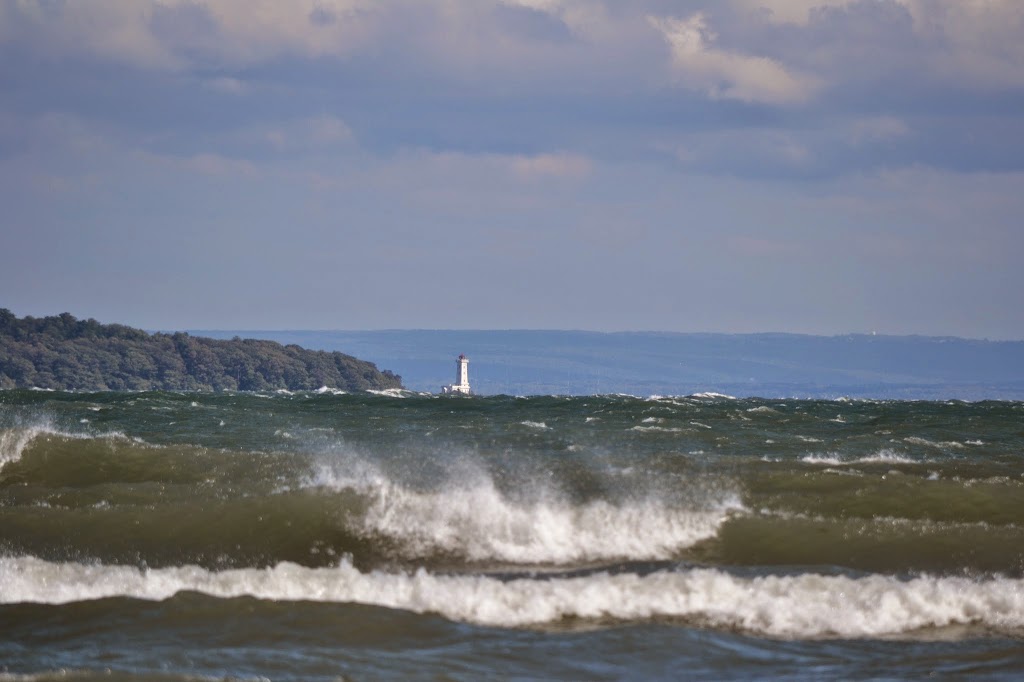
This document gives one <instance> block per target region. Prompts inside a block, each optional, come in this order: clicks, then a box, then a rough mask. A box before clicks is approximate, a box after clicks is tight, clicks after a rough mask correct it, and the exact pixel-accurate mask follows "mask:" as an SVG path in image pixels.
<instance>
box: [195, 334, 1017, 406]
mask: <svg viewBox="0 0 1024 682" xmlns="http://www.w3.org/2000/svg"><path fill="white" fill-rule="evenodd" d="M193 333H195V334H202V335H209V336H214V337H217V338H230V337H232V336H235V335H239V336H242V337H254V338H265V339H272V340H275V341H279V342H281V343H286V344H287V343H295V344H298V345H302V346H305V347H309V348H314V349H321V350H340V351H342V352H345V353H349V354H352V355H355V356H357V357H359V358H361V359H364V360H370V361H372V362H375V363H376V364H377V365H378V367H380V368H381V369H390V370H392V371H394V372H396V373H398V374H400V375H402V379H403V383H404V385H405V386H406V387H407V388H410V389H413V390H418V391H427V392H432V393H436V392H438V391H439V390H440V388H441V386H442V385H443V384H449V383H452V382H453V381H454V379H455V358H456V356H457V355H458V354H459V353H463V352H464V353H466V354H467V355H468V356H469V359H470V366H469V370H470V372H469V373H470V383H471V385H472V387H473V389H474V391H476V392H478V393H483V394H495V393H504V394H510V395H533V394H597V393H629V394H633V395H643V396H646V395H651V394H662V395H678V394H691V393H700V392H721V393H726V394H730V395H736V396H761V397H825V398H837V397H842V396H849V397H866V398H907V399H937V400H945V399H963V400H982V399H1012V400H1024V342H992V341H974V340H965V339H956V338H929V337H888V336H870V335H852V336H836V337H822V336H807V335H794V334H741V335H730V334H675V333H664V332H661V333H659V332H634V333H619V334H602V333H595V332H579V331H529V330H508V331H466V330H392V331H376V332H373V331H367V332H346V331H195V332H193Z"/></svg>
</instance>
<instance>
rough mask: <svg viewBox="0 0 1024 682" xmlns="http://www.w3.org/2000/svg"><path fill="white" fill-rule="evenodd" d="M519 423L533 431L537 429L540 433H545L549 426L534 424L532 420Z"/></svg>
mask: <svg viewBox="0 0 1024 682" xmlns="http://www.w3.org/2000/svg"><path fill="white" fill-rule="evenodd" d="M519 423H520V424H522V425H523V426H528V427H530V428H531V429H537V430H539V431H543V430H544V429H546V428H548V425H547V424H545V423H544V422H532V421H530V420H526V421H521V422H519Z"/></svg>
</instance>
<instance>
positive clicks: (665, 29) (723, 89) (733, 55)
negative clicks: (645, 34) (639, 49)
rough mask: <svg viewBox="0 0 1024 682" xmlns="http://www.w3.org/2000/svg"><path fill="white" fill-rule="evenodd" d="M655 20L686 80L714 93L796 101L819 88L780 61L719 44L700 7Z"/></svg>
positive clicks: (754, 99) (770, 101)
mask: <svg viewBox="0 0 1024 682" xmlns="http://www.w3.org/2000/svg"><path fill="white" fill-rule="evenodd" d="M650 22H651V25H652V26H654V27H655V28H657V29H658V30H659V31H660V32H661V34H662V35H663V36H664V38H665V40H666V41H667V42H668V44H669V46H670V47H671V48H672V58H673V65H674V67H675V70H676V73H677V74H678V76H679V79H680V81H681V82H682V83H683V84H684V85H685V86H687V87H690V88H692V89H697V90H701V91H704V92H706V93H707V94H708V95H709V96H711V97H713V98H723V99H738V100H742V101H745V102H761V103H766V104H795V103H800V102H803V101H805V100H807V99H808V98H809V97H810V96H811V95H812V94H813V92H814V90H815V88H816V82H815V80H814V79H813V78H811V77H810V76H806V75H801V74H796V73H792V72H790V71H789V70H787V69H786V67H785V66H783V65H782V64H781V63H779V62H777V61H775V60H772V59H769V58H767V57H758V56H752V55H747V54H743V53H740V52H731V51H728V50H723V49H718V48H716V47H715V41H716V38H717V36H716V35H715V34H714V33H713V32H712V31H711V30H710V28H709V27H708V23H707V20H706V18H705V16H704V15H703V14H702V13H700V12H698V13H697V14H694V15H692V16H691V17H689V18H688V19H676V18H673V17H651V18H650Z"/></svg>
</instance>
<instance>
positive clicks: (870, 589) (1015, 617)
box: [0, 556, 1024, 638]
mask: <svg viewBox="0 0 1024 682" xmlns="http://www.w3.org/2000/svg"><path fill="white" fill-rule="evenodd" d="M0 585H2V586H3V587H0V601H2V602H4V603H16V602H37V603H39V602H41V603H48V604H63V603H68V602H75V601H83V600H91V599H101V598H107V597H132V598H136V599H147V600H164V599H167V598H169V597H171V596H173V595H175V594H176V593H178V592H181V591H185V590H189V591H196V592H200V593H204V594H207V595H211V596H214V597H220V598H231V597H240V596H251V597H255V598H259V599H271V600H286V601H298V600H309V601H319V602H339V603H348V602H356V603H362V604H371V605H378V606H384V607H389V608H395V609H402V610H407V611H412V612H416V613H437V614H440V615H442V616H444V617H446V618H449V619H451V620H456V621H463V622H469V623H475V624H480V625H490V626H503V627H530V626H543V625H546V624H553V623H557V622H559V621H563V620H565V619H584V620H602V621H604V620H608V619H611V620H616V621H636V620H642V619H652V618H680V619H687V620H692V621H696V622H700V623H704V624H708V625H711V626H713V627H720V628H731V629H740V630H743V631H747V632H753V633H757V634H761V635H768V636H774V637H789V638H822V637H843V638H854V637H879V636H899V635H902V634H910V633H914V632H918V631H921V630H923V629H928V628H942V627H948V626H954V625H961V626H963V625H974V626H982V627H986V628H993V629H997V630H1002V631H1020V630H1021V629H1022V628H1024V582H1022V581H1020V580H1013V579H1007V578H993V579H988V580H973V579H969V578H958V577H946V578H934V577H928V576H921V577H916V578H913V579H909V580H899V579H896V578H893V577H889V576H881V575H871V576H867V577H861V578H852V577H847V576H827V575H817V574H802V575H793V576H761V577H752V578H751V577H743V576H738V575H733V574H730V573H728V572H726V571H723V570H719V569H713V568H698V569H683V570H662V571H658V572H655V573H650V574H647V575H637V574H635V573H619V574H611V573H607V572H598V573H592V574H589V575H582V576H555V577H548V578H541V579H538V578H533V577H522V578H514V579H506V580H503V579H500V578H496V577H492V576H486V575H472V576H470V575H440V574H435V573H431V572H428V571H426V570H424V569H420V570H417V571H415V572H411V573H405V572H401V573H385V572H381V571H371V572H361V571H359V570H358V569H356V568H355V567H354V566H352V564H351V563H349V562H348V561H342V562H341V563H339V564H338V565H337V566H334V567H330V568H306V567H302V566H299V565H297V564H292V563H279V564H277V565H276V566H273V567H270V568H266V569H254V568H246V569H234V570H227V571H220V572H216V571H209V570H206V569H203V568H200V567H198V566H181V567H174V568H162V569H150V570H139V569H138V568H135V567H131V566H110V565H89V564H80V563H52V562H48V561H44V560H41V559H38V558H35V557H31V556H21V557H3V558H0Z"/></svg>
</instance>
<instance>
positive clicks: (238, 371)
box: [0, 308, 402, 391]
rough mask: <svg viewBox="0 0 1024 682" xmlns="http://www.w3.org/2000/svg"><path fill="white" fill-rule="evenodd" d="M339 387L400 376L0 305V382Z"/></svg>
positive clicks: (286, 351)
mask: <svg viewBox="0 0 1024 682" xmlns="http://www.w3.org/2000/svg"><path fill="white" fill-rule="evenodd" d="M322 386H326V387H328V388H336V389H341V390H344V391H365V390H371V389H372V390H383V389H388V388H401V387H402V378H401V377H400V376H398V375H396V374H393V373H391V372H390V371H387V370H385V371H383V372H382V371H380V370H378V369H377V367H376V365H374V364H373V363H371V362H366V361H365V360H359V359H358V358H354V357H352V356H351V355H345V354H344V353H339V352H326V351H313V350H306V349H305V348H301V347H299V346H296V345H288V346H282V345H281V344H279V343H277V342H275V341H260V340H256V339H240V338H238V337H235V338H234V339H231V340H230V341H228V340H217V339H208V338H205V337H201V336H190V335H188V334H186V333H183V332H179V333H175V334H164V333H155V334H149V333H147V332H145V331H142V330H141V329H133V328H132V327H126V326H124V325H120V324H100V323H99V322H97V321H96V320H93V319H88V320H78V319H75V317H74V316H73V315H71V314H69V313H63V314H61V315H56V316H52V317H39V318H36V317H31V316H26V317H24V318H21V319H19V318H18V317H17V316H15V315H14V314H13V313H12V312H11V311H10V310H7V309H6V308H3V309H0V389H9V388H33V387H35V388H52V389H58V390H69V391H108V390H110V391H146V390H154V391H236V390H237V391H268V390H276V389H287V390H290V391H299V390H316V389H318V388H320V387H322Z"/></svg>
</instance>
